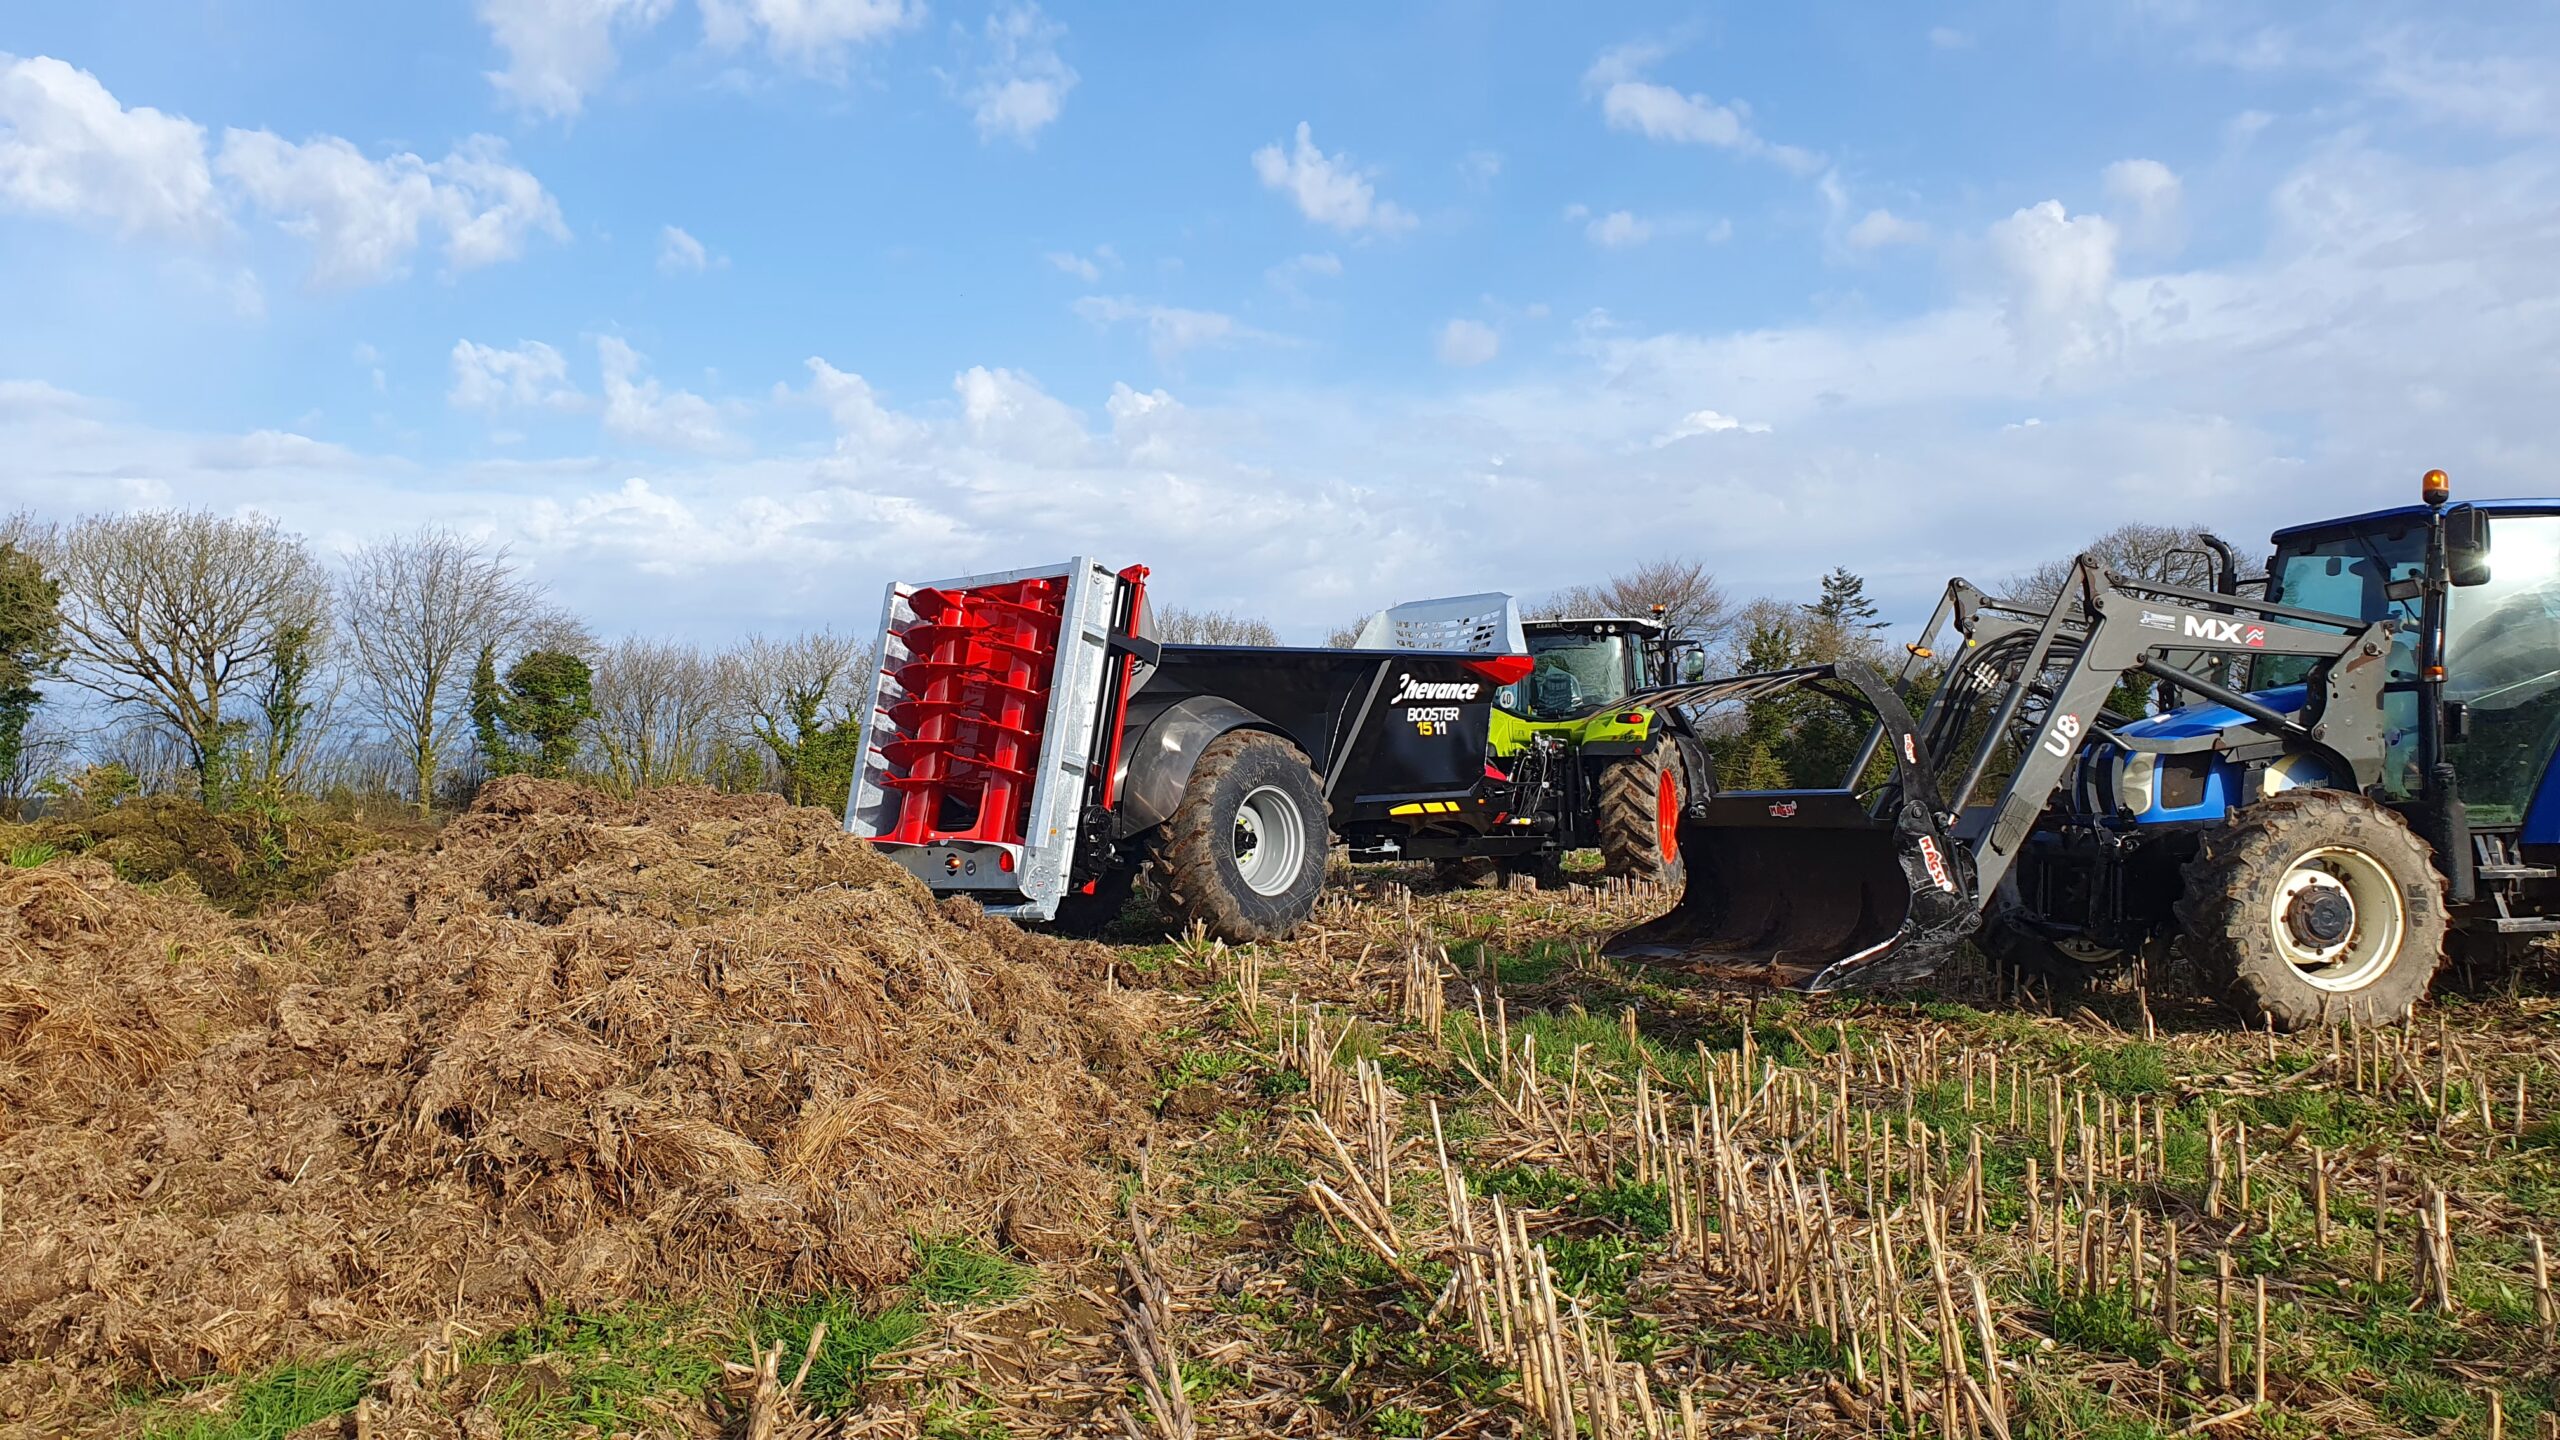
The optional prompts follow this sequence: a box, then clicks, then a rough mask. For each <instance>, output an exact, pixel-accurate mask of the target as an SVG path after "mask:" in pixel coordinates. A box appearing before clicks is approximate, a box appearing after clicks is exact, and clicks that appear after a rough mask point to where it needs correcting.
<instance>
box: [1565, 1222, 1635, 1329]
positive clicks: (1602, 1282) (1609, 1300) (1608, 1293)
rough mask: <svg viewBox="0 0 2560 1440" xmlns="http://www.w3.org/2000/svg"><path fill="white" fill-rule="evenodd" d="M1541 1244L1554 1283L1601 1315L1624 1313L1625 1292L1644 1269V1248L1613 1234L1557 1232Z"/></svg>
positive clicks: (1625, 1304)
mask: <svg viewBox="0 0 2560 1440" xmlns="http://www.w3.org/2000/svg"><path fill="white" fill-rule="evenodd" d="M1541 1243H1542V1244H1544V1245H1545V1246H1546V1250H1547V1263H1548V1264H1549V1265H1552V1266H1554V1267H1555V1275H1556V1283H1557V1284H1559V1285H1562V1286H1564V1287H1565V1288H1566V1289H1568V1290H1571V1291H1572V1292H1573V1293H1575V1294H1576V1295H1579V1296H1581V1297H1582V1298H1583V1299H1584V1300H1585V1301H1588V1302H1589V1303H1590V1305H1591V1308H1592V1309H1593V1310H1594V1311H1596V1312H1598V1313H1600V1314H1602V1315H1621V1314H1624V1313H1625V1312H1626V1307H1627V1291H1628V1289H1629V1288H1630V1287H1632V1286H1633V1285H1634V1284H1635V1283H1636V1276H1638V1275H1639V1274H1641V1273H1643V1271H1644V1261H1645V1250H1644V1247H1642V1246H1637V1245H1630V1244H1628V1243H1627V1242H1626V1241H1625V1240H1623V1239H1621V1238H1619V1237H1618V1236H1615V1235H1557V1236H1551V1237H1549V1238H1548V1239H1546V1240H1545V1241H1542V1242H1541Z"/></svg>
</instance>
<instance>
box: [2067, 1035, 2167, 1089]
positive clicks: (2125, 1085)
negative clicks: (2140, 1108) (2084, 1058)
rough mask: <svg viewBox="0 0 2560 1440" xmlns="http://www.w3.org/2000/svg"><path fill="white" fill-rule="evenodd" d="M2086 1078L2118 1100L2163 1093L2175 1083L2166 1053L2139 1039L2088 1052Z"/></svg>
mask: <svg viewBox="0 0 2560 1440" xmlns="http://www.w3.org/2000/svg"><path fill="white" fill-rule="evenodd" d="M2089 1079H2090V1080H2091V1082H2092V1083H2094V1084H2096V1085H2097V1087H2098V1088H2099V1089H2101V1090H2104V1091H2106V1092H2107V1093H2108V1094H2110V1095H2113V1096H2115V1097H2116V1098H2117V1099H2119V1100H2131V1099H2134V1098H2136V1097H2141V1096H2151V1095H2165V1094H2167V1093H2169V1091H2170V1090H2171V1089H2172V1088H2173V1087H2174V1086H2175V1085H2176V1084H2177V1081H2176V1079H2175V1077H2173V1076H2172V1075H2170V1073H2169V1054H2168V1052H2167V1051H2165V1050H2162V1049H2161V1048H2160V1047H2159V1046H2157V1045H2153V1044H2150V1043H2149V1042H2147V1041H2142V1040H2129V1041H2126V1042H2125V1043H2124V1044H2121V1045H2109V1046H2106V1047H2104V1048H2102V1049H2099V1050H2096V1051H2094V1052H2092V1053H2091V1054H2090V1056H2089Z"/></svg>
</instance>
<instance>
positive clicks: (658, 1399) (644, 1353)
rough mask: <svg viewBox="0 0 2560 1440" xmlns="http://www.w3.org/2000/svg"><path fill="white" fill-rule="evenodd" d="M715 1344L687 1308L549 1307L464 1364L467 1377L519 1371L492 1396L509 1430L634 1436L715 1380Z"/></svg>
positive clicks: (477, 1348) (474, 1349)
mask: <svg viewBox="0 0 2560 1440" xmlns="http://www.w3.org/2000/svg"><path fill="white" fill-rule="evenodd" d="M715 1336H716V1332H713V1331H707V1330H706V1329H705V1327H704V1326H703V1324H702V1322H701V1317H700V1315H699V1314H698V1313H697V1312H696V1311H694V1310H693V1309H692V1308H690V1307H684V1306H663V1305H651V1304H638V1305H626V1306H621V1307H618V1308H615V1309H610V1310H598V1311H578V1310H567V1309H561V1308H558V1307H553V1308H551V1309H548V1310H546V1311H544V1312H543V1315H542V1318H541V1319H539V1320H536V1321H534V1322H533V1323H531V1324H529V1325H521V1326H518V1327H517V1328H515V1329H513V1330H508V1331H504V1332H502V1333H500V1334H498V1335H495V1336H493V1337H491V1338H490V1339H489V1340H487V1341H485V1342H483V1343H481V1344H479V1345H474V1346H471V1347H468V1348H466V1349H465V1350H464V1351H463V1354H462V1360H463V1363H464V1367H465V1368H466V1369H468V1368H469V1367H471V1366H473V1365H487V1366H499V1367H505V1366H514V1367H520V1374H519V1375H518V1376H517V1377H516V1378H512V1379H505V1380H501V1381H500V1382H498V1385H497V1388H496V1389H495V1390H494V1391H493V1392H492V1393H491V1394H490V1396H489V1397H488V1398H489V1400H490V1401H491V1402H493V1403H494V1404H495V1406H496V1408H498V1409H499V1410H501V1411H502V1412H504V1413H506V1415H507V1416H508V1417H509V1420H510V1422H511V1427H510V1428H511V1429H513V1430H516V1431H519V1432H532V1433H567V1432H571V1431H575V1430H578V1429H579V1428H580V1427H592V1428H593V1430H595V1431H600V1432H603V1433H605V1434H612V1433H614V1432H615V1431H635V1432H636V1431H642V1430H647V1429H650V1428H652V1427H654V1426H661V1425H663V1424H664V1422H665V1419H666V1411H667V1409H668V1408H669V1406H670V1404H671V1403H673V1402H677V1401H688V1402H689V1401H690V1400H691V1399H692V1398H693V1397H695V1396H698V1395H700V1394H702V1393H703V1392H704V1391H705V1390H707V1389H709V1388H710V1387H711V1386H712V1385H713V1384H715V1383H716V1382H717V1381H718V1380H719V1378H720V1361H719V1358H718V1353H717V1352H718V1348H719V1347H718V1344H717V1342H716V1338H715Z"/></svg>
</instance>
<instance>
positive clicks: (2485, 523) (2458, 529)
mask: <svg viewBox="0 0 2560 1440" xmlns="http://www.w3.org/2000/svg"><path fill="white" fill-rule="evenodd" d="M2444 568H2445V578H2446V579H2447V580H2450V581H2452V582H2453V583H2454V584H2456V585H2486V584H2488V583H2489V515H2488V512H2487V511H2485V510H2479V509H2475V508H2474V507H2472V506H2469V505H2464V506H2460V507H2458V508H2456V509H2452V510H2447V511H2446V512H2444Z"/></svg>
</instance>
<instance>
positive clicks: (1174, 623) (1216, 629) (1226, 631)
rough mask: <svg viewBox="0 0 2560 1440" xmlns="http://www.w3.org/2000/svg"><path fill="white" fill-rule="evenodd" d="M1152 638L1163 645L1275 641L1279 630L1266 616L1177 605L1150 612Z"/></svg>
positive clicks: (1277, 639) (1254, 643) (1235, 643)
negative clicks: (1259, 617)
mask: <svg viewBox="0 0 2560 1440" xmlns="http://www.w3.org/2000/svg"><path fill="white" fill-rule="evenodd" d="M1154 618H1155V626H1156V639H1157V640H1159V641H1161V642H1162V643H1164V644H1167V645H1277V644H1279V643H1280V632H1279V631H1277V630H1274V629H1272V628H1271V622H1270V621H1268V620H1262V619H1257V618H1255V617H1254V616H1251V615H1238V614H1236V613H1235V612H1234V611H1232V610H1185V609H1183V608H1182V607H1181V606H1178V605H1165V606H1160V607H1158V608H1157V609H1156V610H1155V612H1154Z"/></svg>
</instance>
